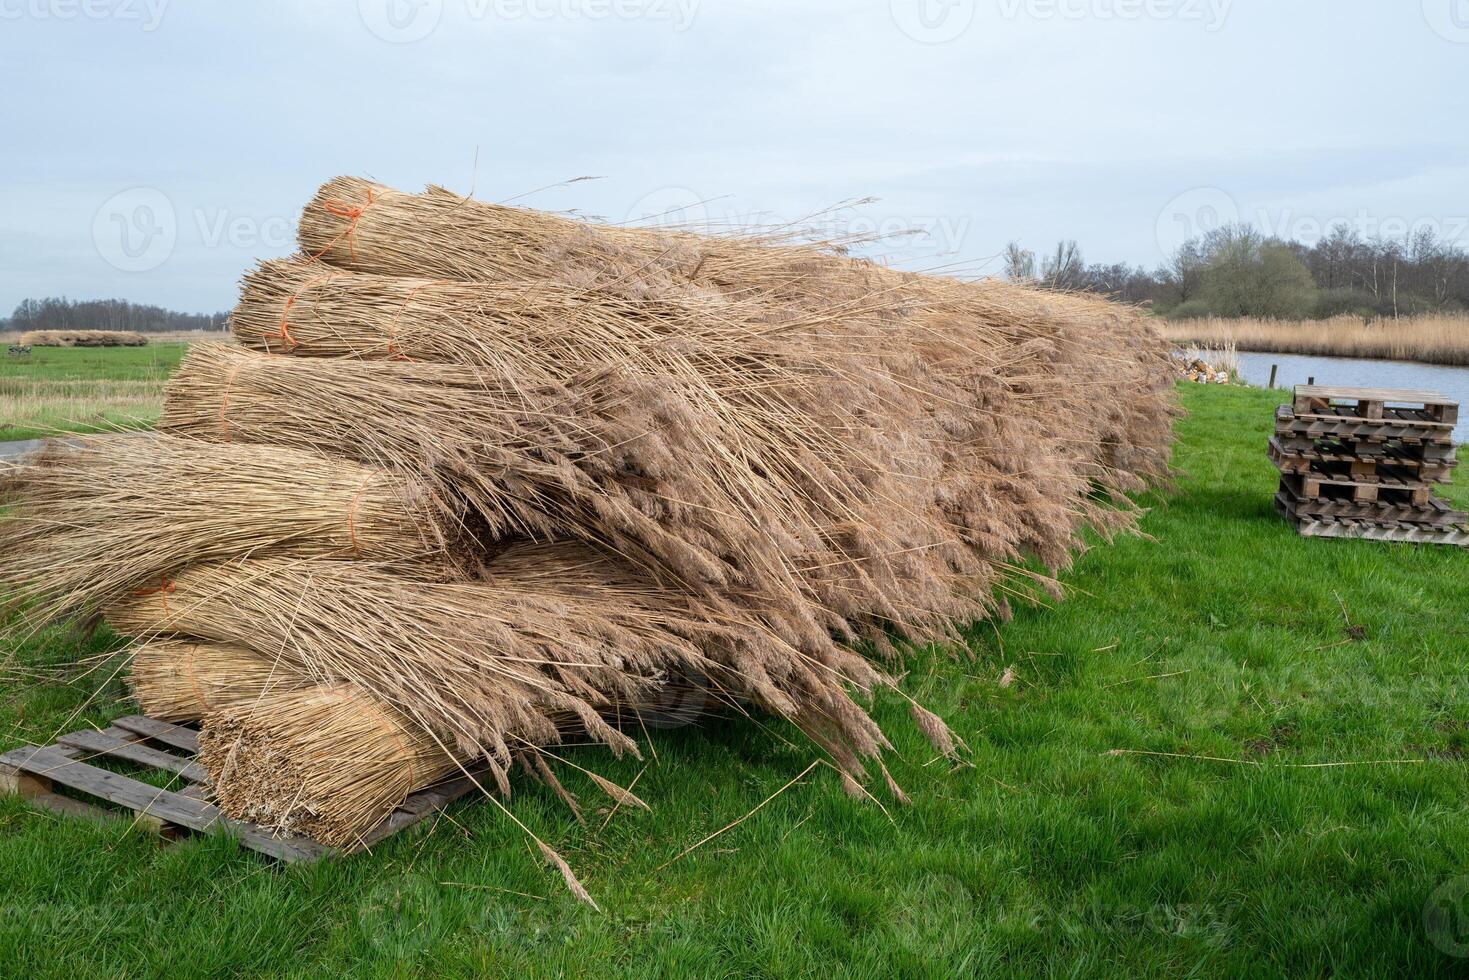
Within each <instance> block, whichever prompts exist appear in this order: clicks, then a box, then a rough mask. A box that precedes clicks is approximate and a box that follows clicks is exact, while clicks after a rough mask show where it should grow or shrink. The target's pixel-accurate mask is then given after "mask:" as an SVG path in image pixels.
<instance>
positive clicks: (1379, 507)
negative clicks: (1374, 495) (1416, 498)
mask: <svg viewBox="0 0 1469 980" xmlns="http://www.w3.org/2000/svg"><path fill="white" fill-rule="evenodd" d="M1276 497H1277V499H1278V500H1279V501H1281V502H1282V503H1283V504H1284V505H1285V506H1286V507H1288V508H1289V509H1290V516H1292V517H1300V518H1311V519H1314V520H1328V519H1329V520H1338V519H1340V520H1358V521H1372V522H1376V523H1384V522H1398V523H1402V524H1408V525H1414V526H1420V527H1452V526H1455V525H1461V524H1465V523H1469V514H1465V513H1464V512H1462V511H1457V510H1454V509H1452V508H1451V507H1450V506H1449V505H1448V504H1447V503H1445V502H1444V501H1442V500H1439V499H1438V498H1436V497H1430V498H1429V501H1428V503H1427V504H1426V505H1424V506H1421V507H1415V506H1413V505H1412V504H1390V503H1387V502H1385V501H1380V500H1379V501H1374V502H1372V503H1358V502H1357V501H1354V500H1331V499H1324V500H1323V499H1320V498H1316V499H1311V498H1303V497H1297V496H1296V495H1295V493H1294V492H1293V490H1292V489H1291V486H1290V484H1289V483H1286V482H1282V484H1281V488H1280V492H1279V493H1278V494H1276Z"/></svg>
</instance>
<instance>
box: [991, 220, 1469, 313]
mask: <svg viewBox="0 0 1469 980" xmlns="http://www.w3.org/2000/svg"><path fill="white" fill-rule="evenodd" d="M1005 271H1006V274H1007V275H1008V276H1010V277H1011V278H1015V279H1035V280H1038V281H1039V282H1041V283H1042V284H1043V285H1046V286H1049V287H1051V288H1054V289H1064V290H1081V291H1086V292H1094V293H1103V294H1105V295H1108V296H1113V297H1115V298H1117V299H1120V300H1122V301H1124V302H1128V303H1140V304H1151V306H1152V307H1153V309H1154V310H1155V311H1156V312H1158V313H1161V314H1164V315H1165V316H1168V317H1172V318H1176V319H1184V318H1192V317H1207V316H1217V317H1261V318H1265V319H1288V320H1302V319H1326V318H1328V317H1334V316H1360V317H1362V318H1364V319H1377V318H1381V317H1405V316H1422V315H1427V314H1446V313H1461V312H1464V311H1465V310H1469V251H1465V249H1464V248H1462V247H1460V246H1459V245H1458V244H1456V243H1454V242H1450V241H1445V240H1443V239H1442V238H1440V237H1439V236H1438V235H1437V234H1436V233H1435V232H1434V231H1433V229H1431V228H1425V229H1422V230H1420V231H1418V232H1417V233H1415V234H1413V235H1410V236H1409V237H1408V238H1407V240H1405V241H1396V240H1389V239H1383V238H1373V239H1363V238H1362V236H1361V235H1360V234H1358V233H1357V231H1355V230H1354V229H1352V228H1351V227H1349V226H1347V225H1338V226H1336V227H1334V228H1332V229H1331V231H1330V233H1329V234H1328V235H1327V236H1326V237H1325V238H1323V239H1322V240H1321V241H1320V242H1317V243H1316V244H1314V245H1306V244H1303V243H1301V242H1294V241H1284V240H1282V239H1279V238H1273V237H1269V236H1267V235H1264V234H1262V233H1261V232H1260V231H1258V230H1256V229H1255V228H1254V227H1253V226H1252V225H1247V224H1236V225H1227V226H1225V227H1222V228H1219V229H1217V230H1215V231H1212V232H1210V233H1209V234H1207V235H1204V236H1202V237H1200V238H1194V239H1191V240H1190V241H1187V242H1185V243H1184V244H1183V245H1182V246H1181V247H1180V248H1179V249H1178V251H1177V252H1175V253H1174V254H1173V257H1172V259H1171V260H1170V261H1169V262H1168V263H1166V264H1165V265H1162V266H1159V267H1158V268H1157V269H1154V270H1153V271H1151V272H1149V271H1148V270H1147V269H1144V268H1143V267H1141V266H1129V265H1127V264H1126V263H1119V264H1117V265H1089V264H1087V263H1086V262H1085V261H1084V260H1083V258H1082V254H1081V250H1080V249H1079V248H1078V247H1077V245H1076V242H1074V241H1068V242H1062V243H1061V244H1059V245H1058V246H1056V250H1055V251H1054V252H1052V253H1050V254H1048V255H1046V256H1045V257H1043V258H1042V259H1041V260H1040V261H1039V263H1037V259H1036V255H1035V253H1034V252H1031V251H1028V250H1027V249H1024V248H1022V247H1021V246H1020V244H1019V243H1018V242H1011V243H1010V246H1009V248H1007V249H1006V252H1005Z"/></svg>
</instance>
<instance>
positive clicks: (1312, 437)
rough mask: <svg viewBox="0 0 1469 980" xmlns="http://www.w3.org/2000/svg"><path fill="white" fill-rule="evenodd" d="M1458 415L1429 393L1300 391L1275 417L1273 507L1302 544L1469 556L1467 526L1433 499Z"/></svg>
mask: <svg viewBox="0 0 1469 980" xmlns="http://www.w3.org/2000/svg"><path fill="white" fill-rule="evenodd" d="M1458 418H1459V406H1458V404H1457V403H1456V402H1453V401H1451V400H1449V399H1447V398H1445V397H1443V396H1442V395H1436V394H1434V393H1432V392H1427V391H1399V390H1394V389H1389V388H1334V387H1324V386H1319V385H1301V386H1299V387H1297V388H1296V390H1295V401H1294V404H1292V405H1282V406H1281V408H1280V410H1279V411H1278V412H1277V413H1276V416H1275V435H1274V436H1273V437H1272V438H1271V440H1270V459H1271V460H1272V461H1273V462H1274V463H1275V465H1276V467H1277V468H1278V469H1279V470H1280V474H1281V476H1280V492H1279V493H1278V494H1276V496H1275V506H1276V509H1277V510H1279V511H1280V512H1281V513H1282V514H1284V515H1285V516H1286V517H1287V518H1289V519H1290V520H1292V521H1294V522H1295V524H1296V528H1297V529H1298V530H1299V531H1300V533H1301V534H1302V535H1305V536H1307V537H1318V538H1367V539H1370V540H1375V541H1416V542H1421V543H1425V544H1452V545H1458V546H1460V547H1469V530H1466V528H1465V525H1466V522H1469V516H1466V515H1465V514H1463V513H1460V512H1458V511H1455V510H1453V509H1452V508H1451V507H1450V506H1449V505H1448V504H1447V503H1445V502H1444V501H1442V500H1440V499H1438V498H1437V497H1435V496H1434V494H1433V486H1434V484H1439V483H1449V482H1450V477H1451V476H1452V475H1453V471H1454V467H1456V466H1457V465H1458V461H1457V459H1456V458H1455V454H1454V441H1453V432H1454V425H1455V423H1457V422H1458Z"/></svg>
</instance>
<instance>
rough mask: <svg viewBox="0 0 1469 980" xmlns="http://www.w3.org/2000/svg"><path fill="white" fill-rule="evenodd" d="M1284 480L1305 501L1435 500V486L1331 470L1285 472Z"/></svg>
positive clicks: (1403, 502) (1415, 503) (1416, 503)
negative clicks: (1333, 473)
mask: <svg viewBox="0 0 1469 980" xmlns="http://www.w3.org/2000/svg"><path fill="white" fill-rule="evenodd" d="M1281 481H1282V483H1283V484H1284V485H1285V486H1286V488H1287V489H1289V491H1290V492H1291V493H1292V494H1294V495H1295V496H1296V497H1298V498H1301V499H1305V500H1317V499H1321V500H1351V501H1353V502H1355V503H1359V504H1370V503H1376V502H1379V501H1381V502H1383V503H1388V504H1397V505H1399V506H1411V507H1426V506H1428V502H1429V501H1430V500H1432V499H1433V489H1432V488H1431V487H1429V486H1428V485H1427V484H1424V483H1400V482H1396V481H1388V480H1383V479H1359V478H1355V477H1352V476H1333V475H1331V474H1328V473H1283V474H1281Z"/></svg>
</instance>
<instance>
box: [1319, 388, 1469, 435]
mask: <svg viewBox="0 0 1469 980" xmlns="http://www.w3.org/2000/svg"><path fill="white" fill-rule="evenodd" d="M1294 407H1295V411H1296V415H1297V417H1307V416H1329V417H1351V418H1359V419H1374V420H1376V419H1397V420H1404V421H1407V420H1415V421H1423V422H1433V423H1437V424H1440V425H1443V424H1447V425H1449V426H1453V425H1454V424H1455V423H1457V422H1458V421H1459V403H1458V402H1456V401H1455V400H1454V399H1452V398H1447V397H1445V396H1443V395H1440V394H1438V393H1437V392H1433V391H1410V390H1402V389H1397V388H1339V387H1333V386H1330V385H1299V386H1297V388H1296V390H1295V403H1294Z"/></svg>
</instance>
